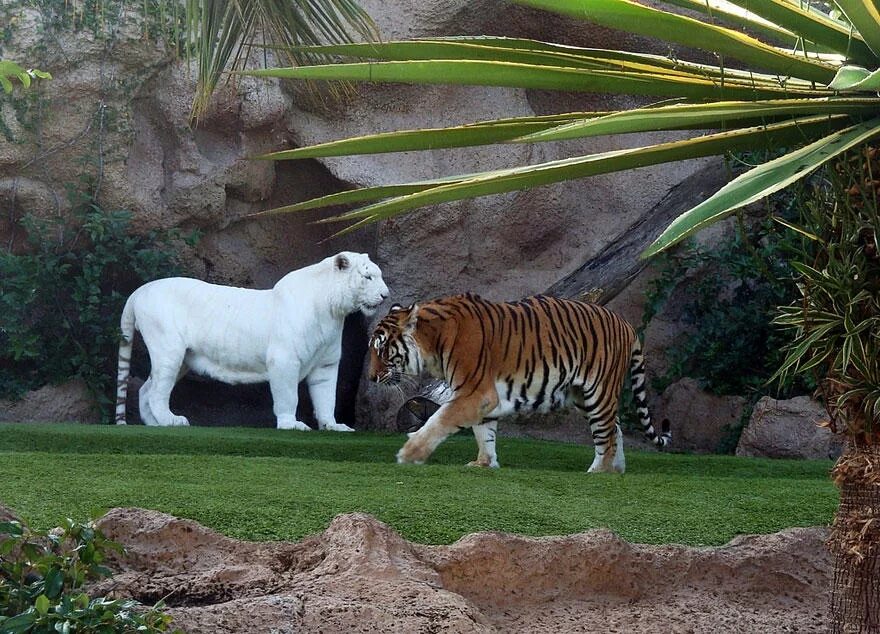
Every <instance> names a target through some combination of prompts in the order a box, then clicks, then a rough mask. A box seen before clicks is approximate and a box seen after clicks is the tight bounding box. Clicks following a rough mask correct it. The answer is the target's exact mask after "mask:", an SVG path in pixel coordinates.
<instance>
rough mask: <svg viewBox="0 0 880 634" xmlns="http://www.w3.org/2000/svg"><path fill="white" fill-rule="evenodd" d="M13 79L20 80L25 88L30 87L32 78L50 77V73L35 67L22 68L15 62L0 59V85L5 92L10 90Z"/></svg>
mask: <svg viewBox="0 0 880 634" xmlns="http://www.w3.org/2000/svg"><path fill="white" fill-rule="evenodd" d="M14 79H17V80H18V81H20V82H21V85H22V86H24V87H25V88H30V86H31V81H32V80H34V79H52V75H50V74H49V73H46V72H43V71H41V70H36V69H35V68H22V67H21V66H19V65H18V64H16V63H15V62H12V61H9V60H5V59H0V87H2V88H3V91H4V92H6V93H7V94H8V93H11V92H12V88H13V85H12V80H14Z"/></svg>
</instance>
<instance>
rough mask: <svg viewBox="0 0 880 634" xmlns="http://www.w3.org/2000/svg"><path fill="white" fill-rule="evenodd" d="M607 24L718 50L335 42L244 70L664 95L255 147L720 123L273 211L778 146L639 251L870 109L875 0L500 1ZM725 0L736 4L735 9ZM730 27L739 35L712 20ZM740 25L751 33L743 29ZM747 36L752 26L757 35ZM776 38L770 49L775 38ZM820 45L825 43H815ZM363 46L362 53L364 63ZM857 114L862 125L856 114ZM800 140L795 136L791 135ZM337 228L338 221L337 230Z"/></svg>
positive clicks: (400, 205) (534, 138) (368, 213)
mask: <svg viewBox="0 0 880 634" xmlns="http://www.w3.org/2000/svg"><path fill="white" fill-rule="evenodd" d="M512 1H514V2H515V3H517V4H521V5H526V6H529V7H535V8H539V9H546V10H549V11H553V12H556V13H560V14H562V15H567V16H570V17H572V18H575V19H581V20H586V21H589V22H593V23H596V24H600V25H603V26H606V27H609V28H614V29H619V30H622V31H626V32H630V33H635V34H641V35H645V36H655V35H657V34H662V37H663V38H664V39H666V40H668V41H669V42H672V43H674V44H678V45H682V46H687V47H693V48H696V49H702V50H705V51H709V52H711V53H713V54H715V56H716V57H715V58H716V59H718V60H719V64H717V65H712V64H709V63H705V62H695V61H691V60H685V59H681V58H680V57H679V56H677V55H675V54H670V55H669V56H668V57H665V56H661V55H652V54H645V53H637V52H635V53H634V52H628V51H614V50H605V49H594V48H584V47H577V46H564V45H560V44H555V43H551V42H539V41H535V40H527V39H521V38H505V37H480V36H466V37H445V38H430V39H423V40H415V41H406V42H376V43H373V42H371V43H357V44H356V43H336V44H331V45H322V46H310V47H299V48H295V49H290V50H289V51H286V52H288V53H290V54H293V53H296V54H301V55H329V56H336V57H335V58H336V59H343V60H345V62H344V63H335V64H323V65H317V66H307V67H297V68H272V69H265V70H257V71H249V74H252V75H257V76H269V77H280V78H288V79H306V80H343V81H369V82H400V83H412V84H458V85H480V86H506V87H517V88H525V89H543V90H563V91H573V92H594V93H608V94H627V95H645V96H654V97H659V98H666V97H671V98H673V99H674V100H676V103H668V102H667V103H663V104H660V105H655V106H649V107H642V108H638V109H634V110H631V111H623V112H612V113H577V112H571V113H562V114H560V115H554V116H553V117H549V118H548V117H521V118H518V119H499V120H496V121H481V122H478V123H474V124H470V125H463V126H453V127H449V128H434V129H426V130H402V131H398V132H386V133H383V134H374V135H365V136H362V137H358V138H354V139H340V140H335V141H333V140H331V141H328V142H325V143H319V144H317V145H313V146H309V147H304V148H297V149H294V150H289V151H284V152H277V153H273V154H271V155H266V156H264V157H260V158H269V159H275V160H278V159H288V158H306V157H322V156H344V155H350V154H360V153H377V152H398V151H404V150H407V151H412V150H424V149H437V148H447V147H464V146H470V145H483V144H490V143H532V142H539V141H561V140H565V139H574V138H581V137H589V136H596V135H605V134H625V133H632V132H650V131H660V130H698V129H709V130H712V129H718V128H721V129H723V130H726V131H725V132H720V133H716V134H706V135H704V136H698V137H694V138H689V139H684V140H681V141H676V142H671V143H660V144H656V145H652V146H647V147H642V148H636V149H628V150H619V151H616V152H606V153H602V154H595V155H588V156H576V157H572V158H569V159H562V160H560V161H553V162H549V163H544V164H540V165H527V166H519V167H513V168H510V169H506V170H495V171H492V172H486V173H483V174H477V175H457V176H449V177H445V178H440V179H436V180H435V181H423V182H420V183H404V184H398V185H393V186H381V187H371V188H366V189H365V190H359V191H360V192H361V193H360V194H354V193H349V192H346V193H341V194H334V195H331V196H327V197H323V198H321V199H317V200H315V201H305V202H304V203H297V204H296V205H292V206H288V207H285V208H280V209H279V210H275V211H280V210H300V209H306V208H310V209H311V208H317V207H324V206H328V205H336V204H352V203H355V204H358V203H360V204H363V203H369V204H367V205H366V206H364V207H362V208H360V209H356V210H354V211H352V212H349V213H347V214H342V215H341V216H336V217H335V218H333V219H330V220H333V221H335V220H339V219H342V220H346V221H348V222H355V223H356V224H355V225H353V226H354V227H358V226H362V225H363V224H365V223H368V222H374V221H377V220H381V219H382V218H387V217H390V216H392V215H395V214H398V213H405V212H406V211H409V210H411V209H415V208H417V207H420V206H425V205H430V204H436V203H440V202H448V201H452V200H460V199H463V198H467V197H474V196H485V195H489V194H494V193H501V192H509V191H515V190H518V189H524V188H528V187H536V186H540V185H544V184H548V183H554V182H558V181H561V180H567V179H572V178H582V177H584V176H589V175H592V174H600V173H605V172H608V171H615V170H623V169H630V168H632V167H637V166H642V165H651V164H656V163H661V162H665V161H678V160H685V159H688V158H694V157H698V156H706V155H710V154H722V153H726V152H729V151H734V150H737V149H743V148H755V147H759V146H762V144H765V143H766V141H767V140H768V139H769V138H771V137H775V140H776V143H777V147H788V148H792V150H793V151H792V152H791V153H790V154H788V155H785V156H783V157H780V158H779V159H776V160H775V161H773V162H771V163H768V164H766V165H764V166H759V167H758V168H755V169H754V170H752V171H751V172H748V173H747V174H745V175H743V176H742V177H740V178H739V179H737V180H736V181H734V182H733V183H731V184H730V185H729V186H728V187H727V188H725V189H723V190H722V191H720V192H718V194H717V195H716V196H713V197H712V198H710V199H709V200H707V201H705V202H704V203H702V204H701V205H699V206H698V207H696V208H695V209H694V210H692V211H691V212H688V213H687V214H685V215H684V216H682V217H681V218H679V219H678V220H677V221H676V223H675V224H673V225H672V226H671V227H670V228H669V229H668V230H667V231H666V232H665V233H664V234H663V236H661V238H659V239H658V241H657V242H656V243H655V244H653V245H652V246H651V248H650V249H649V251H648V252H647V253H649V254H650V253H656V252H658V251H660V250H662V249H665V248H668V247H669V246H670V245H672V244H674V243H675V241H677V240H679V239H681V238H682V237H683V236H685V235H689V234H690V233H692V232H693V231H696V230H698V229H699V228H700V227H702V226H705V225H706V224H708V223H710V222H712V221H714V220H715V219H718V218H720V217H723V216H725V215H726V214H728V213H730V212H731V211H732V210H733V209H736V208H737V207H739V206H741V205H743V204H746V203H747V202H748V201H750V200H754V199H756V198H759V197H761V196H763V195H766V194H767V193H769V192H772V191H775V190H776V189H778V188H780V187H782V186H784V185H785V184H787V183H790V182H792V181H793V180H796V179H797V178H800V177H802V176H804V175H805V174H807V173H809V171H810V170H812V169H814V168H815V167H816V166H818V165H821V164H822V163H823V162H824V161H827V160H828V159H829V158H831V157H833V156H836V155H837V154H838V153H840V152H842V151H845V149H846V148H848V147H852V146H853V145H855V144H858V143H860V142H862V141H864V140H866V139H869V138H871V137H872V135H875V134H876V127H877V120H876V117H878V116H880V98H878V95H877V90H878V88H880V86H878V83H880V70H878V66H880V56H878V54H877V52H878V51H880V17H878V15H877V10H876V9H877V6H876V2H875V1H874V0H842V1H840V2H838V3H837V5H838V6H839V8H840V9H842V10H843V13H842V15H845V16H846V18H847V19H848V20H849V21H848V22H847V21H845V20H842V19H838V18H837V17H832V16H831V15H830V14H828V13H825V12H823V11H821V10H818V9H816V8H815V7H809V6H805V5H802V4H801V3H799V2H794V1H792V0H734V2H733V4H731V3H730V2H723V1H722V0H669V1H668V2H667V4H671V5H676V6H679V7H686V8H688V9H692V10H695V11H699V12H702V13H704V14H706V15H707V16H710V17H709V18H707V20H705V21H701V20H699V19H696V18H693V17H689V16H685V15H679V14H676V13H671V12H669V11H664V10H661V9H658V8H655V7H653V6H646V5H643V4H640V3H639V2H635V1H633V0H512ZM735 5H738V6H739V8H737V7H736V6H735ZM716 19H717V20H719V21H720V22H724V23H726V24H730V25H733V26H735V27H736V28H742V29H745V30H747V31H748V32H749V34H745V33H742V32H739V31H737V30H735V29H734V28H728V27H726V26H722V25H721V24H716V23H715V20H716ZM752 34H755V35H752ZM759 37H764V38H767V39H768V40H769V41H770V43H767V42H763V41H761V40H760V39H758V38H759ZM780 43H781V44H782V45H783V46H788V47H789V50H783V48H780V46H779V44H780ZM829 52H833V53H834V54H830V53H829ZM365 60H373V61H365ZM865 121H868V123H864V122H865ZM804 144H809V145H807V147H805V148H803V149H802V150H797V149H796V148H798V147H799V146H802V145H804ZM350 228H351V227H349V229H350Z"/></svg>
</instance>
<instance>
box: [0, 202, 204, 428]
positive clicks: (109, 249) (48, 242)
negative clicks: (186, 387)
mask: <svg viewBox="0 0 880 634" xmlns="http://www.w3.org/2000/svg"><path fill="white" fill-rule="evenodd" d="M130 221H131V214H130V213H129V212H127V211H105V210H103V209H102V208H101V207H99V206H98V205H97V204H96V203H95V202H94V201H92V200H89V199H86V200H82V201H81V202H80V203H79V204H77V205H76V206H75V207H74V209H73V213H72V222H70V223H69V224H68V222H67V221H66V220H65V219H64V218H53V219H50V220H45V219H38V218H34V217H32V216H28V217H25V218H24V219H22V221H21V222H22V225H23V226H24V228H25V229H26V230H27V234H28V238H27V242H28V246H29V251H28V252H27V253H23V254H14V253H11V252H7V251H0V279H3V292H2V294H0V397H2V398H18V397H20V396H21V395H22V394H23V393H24V392H25V391H27V390H31V389H34V388H36V387H39V386H42V385H45V384H47V383H57V382H61V381H64V380H67V379H69V378H72V377H81V378H82V379H84V380H85V382H86V385H87V386H88V388H89V391H90V392H91V393H92V395H93V396H94V397H95V399H96V401H97V402H98V404H99V405H100V406H101V409H102V414H103V417H104V419H105V420H109V416H110V405H111V398H110V395H111V393H112V391H113V383H114V378H115V362H116V348H117V345H118V342H119V315H120V313H121V312H122V306H123V304H124V303H125V298H126V296H127V295H128V294H129V293H130V292H131V291H133V290H134V289H135V288H137V287H138V286H139V285H141V284H142V283H144V282H146V281H149V280H152V279H156V278H158V277H166V276H169V275H174V274H176V273H177V271H178V269H179V267H178V264H177V262H176V259H175V255H174V252H173V250H172V242H173V240H175V239H179V238H180V237H181V236H180V235H179V234H178V233H176V232H155V231H154V232H150V233H148V234H146V235H132V234H131V233H130V231H129V225H130ZM71 226H73V227H75V229H71ZM190 239H191V240H194V239H195V236H192V237H191V238H190Z"/></svg>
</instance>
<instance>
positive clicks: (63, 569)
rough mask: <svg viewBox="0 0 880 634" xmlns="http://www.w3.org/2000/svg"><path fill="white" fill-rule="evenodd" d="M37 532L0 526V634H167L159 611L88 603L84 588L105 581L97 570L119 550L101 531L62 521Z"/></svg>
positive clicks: (113, 602) (119, 602) (128, 603)
mask: <svg viewBox="0 0 880 634" xmlns="http://www.w3.org/2000/svg"><path fill="white" fill-rule="evenodd" d="M60 528H61V530H60V531H51V532H48V533H46V532H39V531H33V530H31V529H29V528H28V527H27V526H24V525H22V524H21V523H20V522H17V521H12V522H2V523H0V634H42V633H44V632H45V633H47V634H48V633H54V632H77V633H78V634H92V633H95V634H98V633H111V632H112V633H120V634H122V633H126V632H144V633H146V634H150V633H155V632H168V631H169V624H170V622H171V617H169V616H167V615H165V614H163V613H162V608H163V605H162V604H161V602H160V603H158V604H156V605H155V606H154V607H152V608H146V607H144V606H142V605H140V604H139V603H138V602H137V601H133V600H130V599H109V598H107V597H97V598H93V597H89V595H88V594H87V593H86V592H85V585H86V584H87V583H89V582H92V581H95V580H97V579H100V578H102V577H107V576H109V575H110V571H109V570H108V569H107V568H106V567H104V566H103V565H102V564H103V562H104V560H105V559H106V557H107V554H108V553H109V552H110V551H115V552H118V553H121V552H122V547H121V546H119V545H118V544H116V543H114V542H112V541H110V540H108V539H107V538H106V537H105V536H104V535H103V534H102V533H101V531H100V530H98V529H97V528H95V527H94V526H91V525H87V524H78V523H76V522H74V521H72V520H69V519H68V520H65V521H64V522H63V524H62V526H61V527H60Z"/></svg>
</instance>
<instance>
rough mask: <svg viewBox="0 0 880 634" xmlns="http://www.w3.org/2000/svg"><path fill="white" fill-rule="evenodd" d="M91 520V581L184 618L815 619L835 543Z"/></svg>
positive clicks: (668, 627) (610, 626) (341, 625)
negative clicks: (292, 536)
mask: <svg viewBox="0 0 880 634" xmlns="http://www.w3.org/2000/svg"><path fill="white" fill-rule="evenodd" d="M99 524H100V526H101V528H102V529H103V530H104V531H105V533H107V534H108V536H110V537H111V538H112V539H115V540H116V541H119V542H121V543H122V544H124V545H125V546H126V547H127V549H128V551H129V556H128V557H127V558H126V560H124V561H121V562H117V564H116V567H117V568H119V569H120V570H121V572H119V573H118V574H117V575H115V576H114V577H113V578H112V579H109V580H107V581H105V582H102V584H101V587H99V588H97V589H98V590H101V591H109V590H112V591H113V592H116V593H119V594H124V595H130V596H134V597H135V598H138V599H140V600H141V601H144V602H146V603H152V602H154V601H156V600H158V599H160V598H162V597H166V602H167V604H168V605H169V606H171V610H170V611H171V613H172V614H173V615H174V617H175V624H176V625H177V626H178V627H181V628H182V629H184V631H186V632H206V633H207V632H267V633H269V632H273V633H277V634H282V633H287V632H291V633H292V632H297V633H300V632H326V633H328V634H329V633H337V632H454V633H459V632H462V633H465V632H554V633H556V632H620V633H639V632H651V633H652V634H655V633H657V632H662V633H666V632H673V633H679V632H681V633H685V632H693V633H702V632H705V633H709V632H712V633H715V632H736V633H737V634H747V633H751V632H754V633H762V634H766V633H772V632H822V631H825V630H826V629H827V618H828V617H827V608H828V600H829V599H828V596H829V595H828V592H829V588H830V582H831V558H830V556H829V555H828V554H827V552H826V550H825V548H824V546H823V542H824V539H825V537H826V531H825V530H824V529H819V528H795V529H789V530H786V531H782V532H780V533H776V534H773V535H760V536H742V537H738V538H736V539H734V540H733V541H731V542H730V543H729V544H727V545H725V546H722V547H718V548H689V547H682V546H674V545H665V546H645V545H638V544H629V543H627V542H625V541H623V540H621V539H620V538H618V537H617V536H616V535H614V534H613V533H611V532H609V531H603V530H595V531H589V532H586V533H580V534H577V535H568V536H561V537H545V538H525V537H521V536H517V535H508V534H501V533H477V534H473V535H468V536H465V537H464V538H462V539H461V540H459V541H458V542H456V543H454V544H452V545H449V546H425V545H419V544H412V543H410V542H408V541H406V540H404V539H403V538H401V537H400V536H399V535H398V534H397V533H396V532H394V531H393V530H392V529H390V528H389V527H387V526H385V525H384V524H382V523H381V522H379V521H377V520H376V519H375V518H373V517H371V516H369V515H365V514H357V513H356V514H347V515H340V516H338V517H337V518H336V519H334V520H333V522H332V523H331V524H330V526H329V527H328V528H327V530H325V531H324V532H323V533H321V534H319V535H315V536H312V537H309V538H306V539H304V540H303V541H301V542H298V543H281V542H271V543H250V542H241V541H237V540H233V539H229V538H226V537H224V536H222V535H219V534H217V533H215V532H213V531H210V530H208V529H206V528H205V527H203V526H201V525H199V524H197V523H195V522H192V521H188V520H181V519H178V518H175V517H172V516H170V515H165V514H162V513H158V512H155V511H146V510H141V509H130V508H129V509H114V510H112V511H110V512H109V513H108V514H107V515H106V516H105V517H104V518H102V519H101V520H100V521H99Z"/></svg>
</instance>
